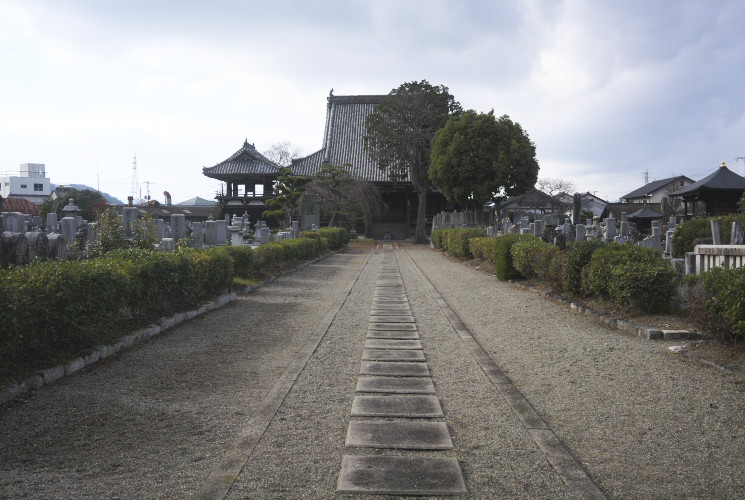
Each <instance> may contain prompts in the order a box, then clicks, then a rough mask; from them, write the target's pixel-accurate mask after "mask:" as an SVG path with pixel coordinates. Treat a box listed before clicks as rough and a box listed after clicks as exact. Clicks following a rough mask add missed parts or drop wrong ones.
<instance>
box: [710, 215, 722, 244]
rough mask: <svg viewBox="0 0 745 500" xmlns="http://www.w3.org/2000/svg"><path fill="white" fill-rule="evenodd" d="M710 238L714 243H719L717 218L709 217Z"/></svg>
mask: <svg viewBox="0 0 745 500" xmlns="http://www.w3.org/2000/svg"><path fill="white" fill-rule="evenodd" d="M711 239H712V240H713V242H714V245H721V244H722V243H721V241H722V240H721V239H720V237H719V219H711Z"/></svg>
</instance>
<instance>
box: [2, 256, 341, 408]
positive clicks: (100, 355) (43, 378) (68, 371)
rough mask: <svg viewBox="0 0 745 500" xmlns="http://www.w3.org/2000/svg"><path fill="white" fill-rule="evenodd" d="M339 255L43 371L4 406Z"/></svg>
mask: <svg viewBox="0 0 745 500" xmlns="http://www.w3.org/2000/svg"><path fill="white" fill-rule="evenodd" d="M338 251H339V250H337V251H334V252H331V253H328V254H326V255H322V256H320V257H317V258H315V259H312V260H309V261H307V262H303V263H302V264H299V265H297V266H295V267H293V268H291V269H287V270H284V271H282V272H280V273H278V274H276V275H274V276H270V277H269V278H267V279H265V280H264V281H262V282H260V283H259V284H258V285H246V286H245V287H243V288H241V289H240V290H239V292H238V293H236V292H228V293H225V294H223V295H220V296H218V297H217V298H216V299H214V300H211V301H209V302H205V303H204V304H202V305H201V306H199V307H198V308H197V309H194V310H191V311H188V312H180V313H176V314H174V315H173V316H169V317H163V318H160V319H159V320H158V321H157V322H156V323H155V324H152V325H150V326H148V327H145V328H143V329H141V330H137V331H136V332H134V333H132V334H130V335H126V336H124V337H122V338H121V339H119V341H118V342H117V343H116V344H112V345H105V346H97V347H95V348H94V349H93V351H91V352H90V353H89V354H87V355H85V356H82V357H78V358H75V359H73V360H72V361H69V362H67V364H64V365H58V366H54V367H52V368H47V369H46V370H42V371H40V372H39V373H37V374H35V375H32V376H31V377H29V378H27V379H26V380H23V381H21V382H19V383H17V384H13V385H11V386H9V387H5V388H3V389H2V391H0V405H2V404H5V403H7V402H8V401H11V400H13V399H15V398H17V397H18V396H20V395H21V394H25V393H27V392H29V391H32V390H34V389H39V388H40V387H42V386H44V385H47V384H51V383H54V382H56V381H57V380H59V379H61V378H62V377H65V376H68V375H72V374H73V373H75V372H77V371H79V370H82V369H83V368H85V367H86V366H90V365H92V364H94V363H97V362H99V361H101V360H102V359H104V358H108V357H110V356H113V355H114V354H116V353H118V352H119V351H122V350H124V349H127V348H129V347H132V346H134V345H136V344H139V343H141V342H144V341H146V340H149V339H151V338H152V337H155V336H156V335H159V334H161V333H163V332H165V331H166V330H169V329H171V328H173V327H174V326H176V325H178V324H180V323H183V322H184V321H188V320H190V319H192V318H195V317H197V316H201V315H202V314H205V313H207V312H209V311H212V310H214V309H219V308H220V307H223V306H225V305H227V304H230V303H231V302H233V301H234V300H236V299H237V298H238V294H239V293H240V294H241V295H243V294H247V293H250V292H253V291H254V290H256V289H257V288H261V287H263V286H265V285H267V284H269V283H271V282H272V281H274V280H276V279H277V278H279V277H280V276H285V275H287V274H290V273H292V272H294V271H296V270H298V269H301V268H303V267H305V266H309V265H311V264H313V263H315V262H318V261H319V260H322V259H325V258H326V257H329V256H330V255H333V254H335V253H337V252H338Z"/></svg>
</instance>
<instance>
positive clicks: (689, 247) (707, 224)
mask: <svg viewBox="0 0 745 500" xmlns="http://www.w3.org/2000/svg"><path fill="white" fill-rule="evenodd" d="M713 218H714V217H713ZM715 218H718V219H719V236H720V240H721V242H722V244H724V245H726V244H729V242H730V237H731V235H732V222H734V221H737V222H739V223H740V226H741V227H745V216H744V215H742V214H733V215H727V216H724V217H715ZM711 220H712V218H708V219H707V218H705V217H694V218H692V219H689V220H687V221H685V222H684V223H683V224H682V225H681V226H679V227H678V228H677V229H676V230H675V233H673V257H676V258H683V257H685V254H686V253H688V252H693V249H694V247H695V246H696V244H698V243H699V242H700V240H707V239H709V238H711V237H712V235H711Z"/></svg>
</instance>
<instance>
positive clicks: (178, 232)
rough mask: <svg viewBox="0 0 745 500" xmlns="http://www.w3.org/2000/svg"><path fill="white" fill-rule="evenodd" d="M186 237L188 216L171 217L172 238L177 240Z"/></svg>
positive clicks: (175, 215) (177, 215) (176, 215)
mask: <svg viewBox="0 0 745 500" xmlns="http://www.w3.org/2000/svg"><path fill="white" fill-rule="evenodd" d="M185 236H186V216H185V215H184V214H173V215H171V237H172V238H175V239H176V240H180V239H181V238H183V237H185Z"/></svg>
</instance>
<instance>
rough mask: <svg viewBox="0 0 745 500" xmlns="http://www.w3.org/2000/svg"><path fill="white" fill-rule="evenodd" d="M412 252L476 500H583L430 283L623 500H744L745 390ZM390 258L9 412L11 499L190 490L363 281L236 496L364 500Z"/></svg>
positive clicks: (2, 419)
mask: <svg viewBox="0 0 745 500" xmlns="http://www.w3.org/2000/svg"><path fill="white" fill-rule="evenodd" d="M402 249H403V250H399V251H396V252H395V255H396V257H397V261H398V263H399V267H400V270H401V274H402V277H403V280H404V283H405V284H406V289H407V294H408V297H409V302H410V305H411V309H412V313H413V315H414V318H415V319H416V321H417V325H418V327H419V333H420V336H421V339H422V344H423V347H424V352H425V354H426V356H427V359H428V363H429V365H430V369H431V370H432V374H433V380H434V383H435V386H436V390H437V396H438V397H439V398H440V400H441V403H442V406H443V409H444V412H445V414H446V419H445V421H446V422H447V424H448V427H449V430H450V434H451V436H452V437H453V441H454V444H455V449H454V450H451V451H446V452H438V453H439V454H442V455H449V456H454V457H457V458H458V460H459V462H460V464H461V467H462V469H463V472H464V476H465V479H466V485H467V487H468V489H469V491H470V493H469V494H468V497H469V498H552V499H553V498H573V496H574V495H573V492H572V490H570V489H569V488H567V487H566V485H565V483H564V481H562V478H561V476H560V474H559V473H557V471H556V470H555V469H554V468H553V467H552V466H551V464H550V463H549V461H548V460H547V459H546V456H545V455H544V453H543V452H542V451H541V449H540V448H539V447H538V446H537V445H536V443H535V442H534V441H533V439H532V438H531V436H530V434H529V433H528V432H527V431H526V429H525V428H524V427H523V426H522V424H521V422H520V420H519V419H518V418H517V417H516V416H515V414H514V412H513V411H512V408H511V407H510V405H509V404H508V403H507V402H506V401H505V400H504V398H502V397H501V395H500V393H499V391H498V390H497V389H496V388H495V386H494V385H493V384H492V383H491V382H490V381H489V379H488V377H486V375H485V374H484V372H483V370H482V367H481V366H480V365H479V364H478V363H477V362H476V360H475V359H474V358H473V356H472V355H471V354H470V351H469V350H468V349H467V348H466V346H465V345H464V344H463V342H462V341H461V340H460V338H459V337H458V335H457V334H456V333H455V331H454V330H453V328H452V326H451V325H450V323H449V321H448V320H447V317H446V316H445V312H444V311H443V310H442V309H441V308H440V306H439V305H438V304H437V303H436V302H435V300H434V298H433V297H432V295H431V293H429V292H428V288H427V286H426V283H425V282H423V280H426V281H427V282H431V283H432V284H433V285H434V286H435V287H436V288H437V289H438V290H439V291H440V293H441V294H442V296H443V297H444V298H445V300H446V301H447V303H448V305H449V307H450V308H452V310H453V311H454V312H455V313H457V315H458V316H459V317H460V319H461V320H462V321H463V322H464V323H465V324H466V326H467V327H468V329H469V330H470V332H471V334H472V335H473V336H474V337H475V338H476V339H478V341H479V342H480V344H481V345H482V346H483V348H484V349H485V350H486V351H487V352H488V353H489V355H490V356H491V357H492V358H493V359H494V360H495V361H497V362H498V364H499V365H500V366H501V368H502V369H503V370H504V371H505V372H507V375H508V376H509V377H510V378H511V379H512V381H513V383H514V384H515V386H516V387H517V388H518V389H519V390H520V391H521V392H522V393H523V394H524V395H525V397H526V398H527V400H528V401H529V402H530V403H531V405H532V406H533V407H534V408H535V409H536V411H537V412H538V414H539V415H540V416H541V417H542V418H543V420H544V421H545V422H546V423H547V424H548V425H549V426H550V428H551V429H552V430H553V431H554V433H555V434H556V435H557V436H558V437H559V438H560V439H561V441H562V442H563V444H564V445H565V447H566V448H567V449H568V450H569V451H570V452H571V453H572V454H573V455H574V457H575V458H576V459H577V461H578V463H579V464H580V465H581V466H582V467H583V468H584V469H585V471H587V473H588V474H589V476H590V477H591V478H592V480H593V481H594V482H595V483H596V484H597V485H598V486H599V487H600V489H601V490H602V491H603V492H604V493H605V494H606V495H607V496H608V497H609V498H694V497H695V498H742V497H744V496H745V476H743V474H742V463H743V458H745V428H744V427H743V424H744V423H745V418H744V417H745V404H744V398H743V396H744V394H743V392H744V391H745V384H743V383H742V379H738V378H737V377H735V376H733V375H732V374H728V373H725V372H720V371H718V370H714V369H712V368H708V367H705V366H703V365H700V364H697V363H694V362H691V361H690V360H688V359H686V358H682V357H679V356H676V355H674V354H670V353H669V351H667V345H669V344H668V343H662V342H646V341H642V340H639V339H638V338H634V337H630V336H624V335H622V334H619V333H618V332H617V331H611V330H608V329H606V328H605V327H603V326H600V325H597V324H595V323H593V322H591V321H590V320H588V319H587V318H586V317H582V316H576V315H574V314H572V313H570V312H569V311H568V310H567V309H565V308H564V307H562V306H559V305H558V304H555V303H553V302H550V301H547V300H545V299H543V298H541V297H540V296H537V295H535V294H533V293H530V292H527V291H524V290H521V289H519V288H517V287H515V286H512V285H509V284H505V283H501V282H499V281H498V280H496V278H493V277H490V276H487V275H484V274H482V273H480V272H478V271H475V270H472V269H470V268H468V267H467V266H463V265H461V264H458V263H456V262H452V261H450V260H448V259H447V258H445V257H444V256H442V255H441V254H439V253H438V252H435V251H432V250H430V249H427V248H422V247H418V246H404V247H402ZM404 252H405V253H404ZM409 258H410V259H411V260H409ZM366 259H367V260H366ZM379 261H380V252H378V251H375V252H373V253H372V254H370V255H368V254H367V252H366V251H364V250H360V249H350V250H347V251H345V252H343V253H340V254H336V255H334V256H331V257H329V258H327V259H324V260H322V261H320V262H317V263H315V264H313V265H310V266H307V267H305V268H302V269H300V270H298V271H297V272H295V273H292V274H289V275H286V276H283V277H282V278H280V279H278V280H276V281H274V282H272V283H271V284H269V285H267V286H265V287H263V288H261V289H259V290H258V291H256V292H255V293H252V294H249V295H246V296H242V297H240V298H239V299H238V300H237V301H236V302H234V303H232V304H230V305H228V306H226V307H224V308H222V309H220V310H217V311H213V312H211V313H209V314H207V315H205V316H203V317H200V318H197V319H195V320H192V321H190V322H189V323H186V324H184V325H181V326H178V327H176V328H174V329H173V330H171V331H170V332H169V333H167V334H165V335H162V336H160V337H157V338H155V339H153V340H152V341H150V342H148V343H146V344H144V345H141V346H138V347H137V348H134V349H131V350H129V351H126V352H124V353H122V354H120V355H117V356H115V357H114V358H113V359H111V360H107V361H105V362H103V363H101V364H100V366H95V367H91V368H88V369H85V370H83V371H82V372H80V373H78V374H75V375H73V376H71V377H67V378H65V379H63V380H61V381H60V382H58V383H57V384H54V385H52V386H48V387H44V388H42V389H41V390H39V391H37V392H36V393H34V394H33V395H31V396H30V397H28V398H25V399H23V400H20V401H16V402H13V403H11V404H8V405H5V406H3V407H1V408H0V436H2V440H1V441H0V498H24V497H28V498H104V497H105V498H184V497H192V496H193V495H195V494H196V493H197V492H198V490H199V488H200V487H202V485H203V484H204V483H205V480H206V478H208V477H209V476H210V473H211V472H212V471H213V470H214V469H215V467H216V465H218V464H219V463H220V461H221V460H223V459H224V457H225V454H226V452H227V451H228V450H229V449H230V448H231V447H232V446H233V444H234V443H235V442H236V440H237V439H238V438H239V437H240V436H241V435H242V433H245V431H246V426H247V425H248V422H249V421H250V420H251V419H252V418H254V417H256V415H257V414H258V413H260V412H261V408H262V404H263V402H264V400H265V398H266V396H267V395H268V394H269V393H270V391H271V390H272V388H273V387H274V385H275V383H276V381H277V380H279V379H280V377H281V376H282V374H283V373H285V372H286V370H287V369H288V367H289V366H291V363H292V361H293V359H295V358H296V356H297V355H298V353H299V352H300V351H301V350H302V348H303V346H304V345H305V344H306V342H307V341H308V339H309V338H310V336H311V335H312V332H313V331H314V330H317V325H318V324H319V322H321V321H322V319H323V318H324V316H325V315H326V314H327V313H328V312H329V311H330V310H331V309H333V307H334V304H335V302H336V301H337V300H338V299H339V297H340V292H341V291H342V290H343V289H344V288H345V287H349V286H350V285H352V286H351V290H350V291H349V293H348V295H346V300H345V302H344V304H343V306H342V307H341V309H339V311H338V313H337V314H336V317H335V319H334V321H333V322H332V323H331V325H330V327H329V328H328V331H327V332H326V333H325V335H324V336H323V338H322V339H321V341H320V343H319V345H318V347H317V349H316V350H315V352H314V354H313V356H312V357H311V358H310V360H309V361H308V362H307V364H306V365H305V367H304V369H303V370H302V372H300V374H299V376H298V377H297V380H295V382H294V384H293V385H292V388H291V389H290V390H289V392H288V393H287V395H286V397H285V398H284V401H283V403H282V404H281V406H280V407H279V409H278V410H277V412H276V414H274V415H273V418H271V421H270V423H269V425H268V427H267V428H266V431H265V432H264V433H263V436H262V438H261V439H260V440H259V441H258V443H257V444H256V445H255V446H253V448H252V449H251V450H250V451H249V452H248V453H250V456H247V458H248V460H247V462H246V464H245V466H244V467H243V469H242V472H241V474H240V475H239V476H238V477H237V479H236V480H235V482H234V483H233V484H232V487H231V488H230V490H229V493H228V495H227V498H360V496H358V495H354V496H353V495H348V496H346V495H338V494H336V492H335V489H336V482H337V479H338V474H339V469H340V464H341V457H342V455H344V454H345V453H346V454H348V453H349V451H348V450H347V449H345V447H344V439H345V433H346V429H347V426H348V423H349V420H350V417H349V412H350V409H351V403H352V399H353V398H354V391H355V385H356V382H357V378H358V374H359V367H360V360H361V357H362V351H363V348H364V343H365V337H366V328H367V316H368V313H369V309H370V304H371V302H372V294H373V288H374V286H373V284H374V279H375V273H376V272H377V266H378V263H379ZM412 261H413V263H414V264H415V265H416V267H414V266H413V265H412ZM365 263H366V265H364V268H362V269H361V272H360V275H359V278H358V279H355V278H356V276H355V273H356V272H357V271H360V266H362V265H363V264H365ZM417 268H418V269H417ZM360 450H361V449H355V450H354V454H376V453H379V452H378V451H376V450H367V451H360ZM402 454H408V455H416V454H427V452H402Z"/></svg>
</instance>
